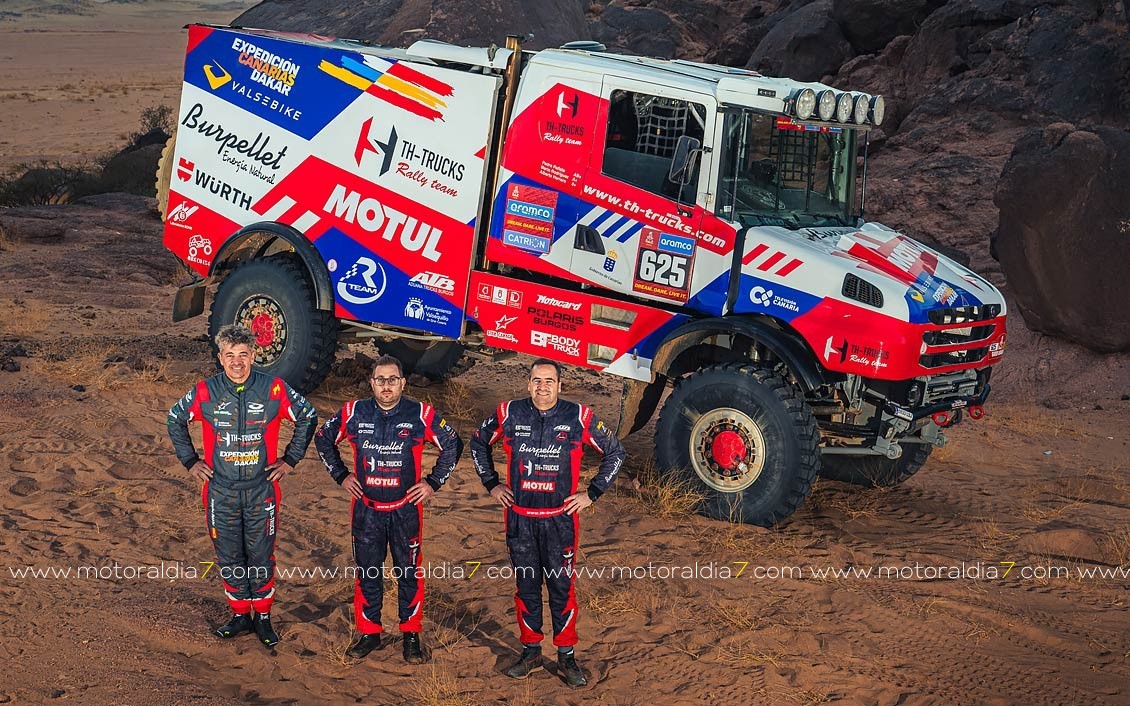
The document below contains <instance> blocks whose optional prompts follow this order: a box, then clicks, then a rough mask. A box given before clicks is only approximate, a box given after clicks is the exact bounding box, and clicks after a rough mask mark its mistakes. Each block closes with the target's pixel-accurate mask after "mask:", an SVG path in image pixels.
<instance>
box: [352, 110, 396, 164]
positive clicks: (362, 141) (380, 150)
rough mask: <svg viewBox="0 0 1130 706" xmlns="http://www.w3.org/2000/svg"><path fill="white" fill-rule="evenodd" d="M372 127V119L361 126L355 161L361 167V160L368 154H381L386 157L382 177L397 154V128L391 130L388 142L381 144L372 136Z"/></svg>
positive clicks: (383, 162) (354, 153)
mask: <svg viewBox="0 0 1130 706" xmlns="http://www.w3.org/2000/svg"><path fill="white" fill-rule="evenodd" d="M372 127H373V119H372V118H369V119H368V120H366V121H365V122H364V123H363V124H362V125H361V132H360V134H358V135H357V147H356V149H354V150H353V159H354V160H356V161H357V166H361V159H362V158H363V157H364V156H365V153H366V152H372V153H374V154H380V155H381V156H382V157H384V160H383V161H382V162H381V176H384V175H385V173H386V172H388V170H389V167H391V166H392V156H393V154H395V153H396V128H395V127H393V128H392V129H391V130H390V132H389V135H388V140H387V141H385V142H380V141H378V140H374V139H373V137H372V135H371V131H372Z"/></svg>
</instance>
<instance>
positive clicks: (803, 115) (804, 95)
mask: <svg viewBox="0 0 1130 706" xmlns="http://www.w3.org/2000/svg"><path fill="white" fill-rule="evenodd" d="M815 110H816V91H814V90H812V89H811V88H805V89H802V90H801V92H800V93H798V94H797V95H796V99H795V100H794V101H793V114H794V115H796V116H797V117H798V118H800V119H801V120H808V119H809V118H811V117H812V113H813V111H815Z"/></svg>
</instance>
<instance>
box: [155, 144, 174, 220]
mask: <svg viewBox="0 0 1130 706" xmlns="http://www.w3.org/2000/svg"><path fill="white" fill-rule="evenodd" d="M176 147H177V131H176V128H175V127H174V128H173V134H172V135H170V136H169V140H168V142H166V143H165V148H164V149H163V150H161V159H159V160H157V174H156V177H157V183H156V184H154V188H155V189H156V191H157V214H158V215H159V216H160V217H161V220H162V221H163V220H165V211H167V210H168V208H169V189H170V188H171V186H170V185H171V184H172V182H173V153H174V152H175V151H176Z"/></svg>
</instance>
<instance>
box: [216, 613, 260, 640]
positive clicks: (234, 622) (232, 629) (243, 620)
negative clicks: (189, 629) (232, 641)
mask: <svg viewBox="0 0 1130 706" xmlns="http://www.w3.org/2000/svg"><path fill="white" fill-rule="evenodd" d="M248 632H251V615H250V614H248V613H235V614H233V615H232V617H231V620H229V621H228V622H227V624H225V625H221V626H220V627H218V628H216V629H215V630H213V631H212V634H213V635H215V636H216V637H222V638H224V639H225V640H227V639H228V638H232V637H236V636H237V635H242V634H244V633H248Z"/></svg>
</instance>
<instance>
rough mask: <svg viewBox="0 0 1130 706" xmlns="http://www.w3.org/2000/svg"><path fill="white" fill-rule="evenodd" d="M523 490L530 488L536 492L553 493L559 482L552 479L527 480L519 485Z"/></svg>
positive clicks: (529, 489) (523, 480)
mask: <svg viewBox="0 0 1130 706" xmlns="http://www.w3.org/2000/svg"><path fill="white" fill-rule="evenodd" d="M518 487H519V488H520V489H521V490H528V491H531V492H534V493H552V492H553V491H554V490H556V489H557V484H556V483H554V482H553V481H551V480H526V479H525V478H523V479H522V482H521V483H520V484H519V485H518Z"/></svg>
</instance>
